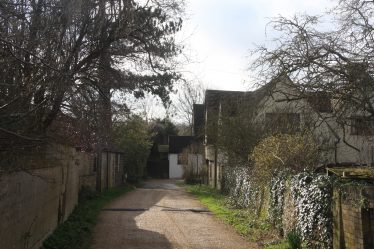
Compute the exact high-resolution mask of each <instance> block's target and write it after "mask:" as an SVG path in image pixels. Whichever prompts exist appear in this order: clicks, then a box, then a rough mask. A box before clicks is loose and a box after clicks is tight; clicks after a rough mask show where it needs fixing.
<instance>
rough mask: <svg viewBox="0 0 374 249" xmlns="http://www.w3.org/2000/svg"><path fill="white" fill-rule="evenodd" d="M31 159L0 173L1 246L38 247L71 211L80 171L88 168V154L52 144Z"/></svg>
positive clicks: (27, 248)
mask: <svg viewBox="0 0 374 249" xmlns="http://www.w3.org/2000/svg"><path fill="white" fill-rule="evenodd" d="M34 157H35V158H36V157H37V160H36V159H35V160H32V161H34V162H35V161H37V162H39V163H40V165H39V168H38V167H37V166H36V165H34V164H33V166H32V167H30V166H29V165H26V164H28V163H29V162H30V161H29V159H30V158H28V160H26V161H24V163H25V165H24V166H20V167H19V169H17V170H14V171H9V170H7V171H2V172H1V174H0V213H1V216H0V248H7V249H37V248H39V247H40V246H41V245H42V243H43V241H44V240H45V239H46V238H47V237H48V235H49V234H51V233H52V232H53V230H54V229H55V228H56V227H57V225H58V224H59V223H62V222H63V221H65V220H66V219H67V217H68V216H69V215H70V214H71V212H72V211H73V209H74V207H75V205H76V204H77V202H78V192H79V188H80V185H81V183H80V172H82V171H84V170H83V169H82V168H89V167H90V165H88V164H90V160H89V157H88V156H87V155H84V154H83V153H81V152H76V151H75V149H73V148H69V147H65V146H61V145H52V146H48V147H46V148H44V149H43V150H39V153H38V154H35V155H34Z"/></svg>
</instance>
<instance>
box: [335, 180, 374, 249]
mask: <svg viewBox="0 0 374 249" xmlns="http://www.w3.org/2000/svg"><path fill="white" fill-rule="evenodd" d="M345 191H346V192H345V193H344V194H341V192H340V191H339V190H337V189H335V191H334V205H333V215H334V233H333V236H334V238H333V248H334V249H342V248H355V249H371V248H374V199H371V198H370V196H366V197H365V196H364V195H363V194H365V192H366V193H369V195H373V194H374V188H373V187H368V188H364V189H356V188H354V187H352V188H349V189H347V190H345ZM363 192H364V193H363ZM363 197H364V198H365V199H363ZM368 197H369V198H368ZM362 200H365V202H366V203H362ZM363 205H364V206H363Z"/></svg>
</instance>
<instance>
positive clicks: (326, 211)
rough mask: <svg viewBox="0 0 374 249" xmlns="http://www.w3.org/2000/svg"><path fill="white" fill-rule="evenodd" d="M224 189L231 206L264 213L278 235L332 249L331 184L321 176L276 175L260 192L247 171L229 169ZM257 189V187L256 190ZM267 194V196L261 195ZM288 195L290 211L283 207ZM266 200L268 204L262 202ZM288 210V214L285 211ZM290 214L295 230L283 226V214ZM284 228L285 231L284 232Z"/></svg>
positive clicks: (309, 245)
mask: <svg viewBox="0 0 374 249" xmlns="http://www.w3.org/2000/svg"><path fill="white" fill-rule="evenodd" d="M224 178H225V183H226V185H225V188H226V189H227V191H228V194H229V200H230V203H231V204H232V205H235V206H237V207H242V208H248V209H252V210H259V209H261V210H266V211H267V212H266V214H267V217H266V218H267V219H268V221H269V222H271V223H272V224H273V225H274V227H275V228H276V229H277V230H278V231H279V232H280V234H283V235H285V236H286V235H288V234H290V233H292V234H297V235H298V236H300V238H301V239H302V241H303V243H304V244H306V245H307V246H308V248H326V249H329V248H332V213H331V203H332V181H331V179H330V177H328V176H326V175H321V174H315V173H309V172H302V173H298V174H294V175H293V174H289V173H286V172H279V173H278V174H276V176H274V177H273V178H272V179H271V181H270V182H269V186H268V187H267V188H264V189H259V187H258V185H257V184H254V182H255V181H254V180H251V179H253V177H252V176H251V173H250V171H249V169H248V168H242V167H237V168H230V170H226V171H225V173H224ZM255 186H256V187H255ZM263 191H268V194H261V193H262V192H263ZM287 192H288V193H289V194H290V197H291V201H292V204H293V205H292V207H290V206H287V205H285V195H286V193H287ZM266 196H269V201H268V202H266V201H264V200H263V199H264V198H266ZM288 209H290V210H288ZM290 211H291V212H292V213H293V218H294V219H295V222H294V227H292V228H289V227H288V226H287V225H286V224H284V222H290V221H289V219H284V218H283V216H284V213H286V212H290ZM285 227H287V229H285Z"/></svg>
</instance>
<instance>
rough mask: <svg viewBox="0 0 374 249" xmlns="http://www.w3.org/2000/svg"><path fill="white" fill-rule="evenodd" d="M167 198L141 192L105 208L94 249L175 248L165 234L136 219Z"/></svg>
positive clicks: (150, 191) (149, 191)
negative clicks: (147, 227) (143, 227)
mask: <svg viewBox="0 0 374 249" xmlns="http://www.w3.org/2000/svg"><path fill="white" fill-rule="evenodd" d="M139 196H141V198H139ZM164 196H165V192H164V191H157V190H156V191H155V190H154V189H153V190H151V189H137V190H136V191H134V192H131V193H128V194H127V195H126V196H124V197H121V198H119V199H117V200H116V201H114V202H113V203H111V204H110V205H108V206H107V207H105V208H104V209H103V210H102V212H101V214H100V217H99V220H98V224H97V226H96V227H95V230H94V234H93V243H92V246H91V249H172V245H171V243H170V242H169V240H168V239H167V238H166V237H165V236H164V235H163V234H161V233H158V232H155V231H149V230H145V229H141V228H139V226H138V224H137V220H136V217H139V216H140V215H142V214H145V212H147V211H148V210H149V209H150V208H151V207H153V206H154V205H155V204H156V203H158V202H159V201H160V200H161V199H162V198H163V197H164Z"/></svg>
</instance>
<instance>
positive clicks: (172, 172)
mask: <svg viewBox="0 0 374 249" xmlns="http://www.w3.org/2000/svg"><path fill="white" fill-rule="evenodd" d="M182 177H183V166H182V165H181V164H178V154H169V178H182Z"/></svg>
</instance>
